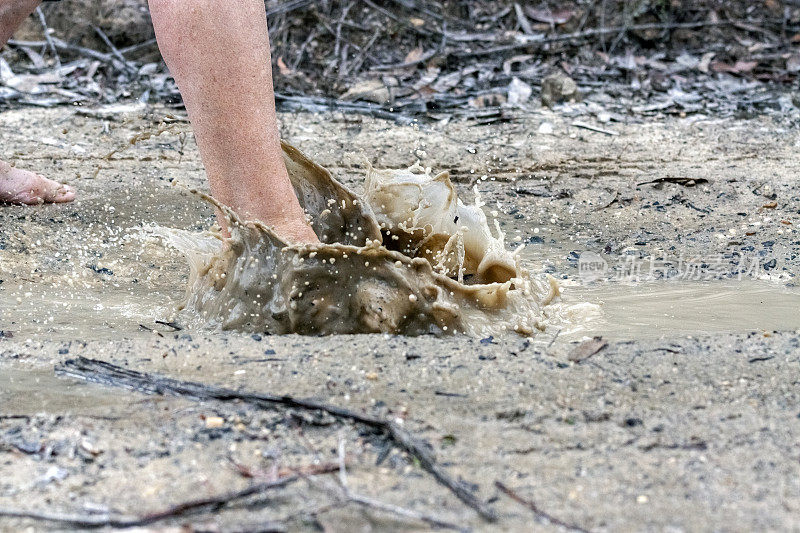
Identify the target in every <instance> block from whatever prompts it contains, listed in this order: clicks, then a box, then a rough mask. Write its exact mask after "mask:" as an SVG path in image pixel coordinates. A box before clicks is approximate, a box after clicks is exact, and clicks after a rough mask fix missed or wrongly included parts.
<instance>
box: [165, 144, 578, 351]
mask: <svg viewBox="0 0 800 533" xmlns="http://www.w3.org/2000/svg"><path fill="white" fill-rule="evenodd" d="M283 149H284V161H285V163H286V167H287V170H288V172H289V177H290V179H291V181H292V185H293V186H294V188H295V192H296V194H297V197H298V199H299V201H300V204H301V205H302V207H303V208H304V210H305V211H306V212H307V213H308V214H309V215H310V218H311V225H312V227H313V229H314V232H315V233H316V235H318V236H319V238H320V241H322V242H321V243H320V244H290V243H288V242H287V241H286V240H284V239H282V238H281V237H280V236H278V234H277V233H276V232H275V231H273V229H272V228H270V227H267V226H265V225H264V224H262V223H260V222H257V221H255V222H254V221H244V220H242V219H241V218H239V217H238V216H237V215H236V214H235V213H234V212H233V211H232V210H231V209H229V208H227V207H226V206H223V205H220V204H219V203H217V202H216V201H215V200H213V199H211V198H210V197H207V196H204V195H201V196H203V197H204V198H205V199H207V200H209V201H211V202H212V203H214V204H215V205H216V206H217V207H218V208H219V209H220V210H221V211H222V212H224V213H225V214H226V216H227V217H228V219H229V223H228V227H229V230H230V234H231V237H230V239H229V240H228V241H227V246H224V247H223V246H221V244H220V242H219V240H218V239H214V238H208V237H207V238H206V239H205V240H203V239H202V238H201V237H199V236H198V235H196V234H190V233H187V232H177V231H170V232H166V233H164V234H162V236H163V237H165V238H166V239H167V242H169V243H170V244H172V245H173V246H175V247H176V248H178V249H179V250H180V251H182V252H183V253H184V254H185V255H186V257H187V258H188V259H189V263H190V267H191V274H190V279H189V288H188V291H187V299H186V302H185V304H184V305H183V317H182V320H183V321H184V322H187V321H188V322H190V323H192V322H194V323H195V324H197V325H206V326H212V327H221V328H223V329H237V330H244V331H257V332H269V333H275V334H282V333H300V334H322V335H327V334H344V333H393V334H404V335H421V334H435V335H444V334H452V333H466V334H470V335H497V334H502V333H503V332H506V331H508V332H516V333H519V334H523V335H532V334H534V333H535V332H537V331H541V330H543V329H544V328H545V327H547V325H548V324H552V323H554V322H558V321H559V320H560V319H561V318H563V315H564V312H565V308H564V306H563V305H561V304H560V303H559V302H558V296H559V289H558V285H557V284H556V282H555V280H554V279H552V278H550V279H548V280H545V279H536V278H534V277H533V276H531V275H530V274H529V273H528V272H527V271H526V270H525V269H523V268H522V267H521V266H520V264H519V261H518V257H517V254H515V253H512V252H509V251H507V250H506V249H505V245H504V243H503V234H502V233H501V232H500V231H499V227H498V228H497V231H496V236H495V235H492V232H491V230H490V228H489V225H488V223H487V221H486V217H485V215H484V214H483V211H482V210H481V209H480V204H479V203H478V204H476V205H474V206H467V205H465V204H463V203H462V202H461V201H460V200H459V199H458V198H457V196H456V191H455V189H454V187H453V186H452V184H451V183H450V180H449V177H448V176H447V175H446V174H439V175H437V176H433V175H431V174H430V172H429V171H427V170H424V169H420V168H418V167H412V168H410V169H408V170H398V171H375V170H374V169H371V168H370V169H369V174H368V176H367V194H366V195H365V197H363V198H360V197H358V196H356V195H355V193H353V192H352V191H350V190H349V189H347V188H346V187H345V186H344V185H342V184H341V183H339V182H338V181H336V180H335V179H334V178H333V177H332V176H331V174H330V173H329V172H328V171H327V170H326V169H324V168H322V167H320V166H319V165H317V164H315V163H314V162H313V161H311V160H310V159H308V158H307V157H306V156H305V155H304V154H302V153H301V152H300V151H299V150H297V149H296V148H294V147H292V146H290V145H288V144H284V145H283ZM454 220H455V222H453V221H454ZM567 313H568V311H567Z"/></svg>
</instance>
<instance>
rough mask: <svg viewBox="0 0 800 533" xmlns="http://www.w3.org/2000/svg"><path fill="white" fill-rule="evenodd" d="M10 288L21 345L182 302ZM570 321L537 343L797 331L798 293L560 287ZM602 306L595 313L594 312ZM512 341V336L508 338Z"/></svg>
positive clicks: (147, 324)
mask: <svg viewBox="0 0 800 533" xmlns="http://www.w3.org/2000/svg"><path fill="white" fill-rule="evenodd" d="M5 289H6V290H7V291H8V292H9V293H12V294H18V295H19V297H17V298H13V297H12V298H3V299H2V300H0V317H2V319H3V321H4V322H5V321H10V320H12V319H13V320H14V322H16V324H15V326H14V331H13V334H14V336H15V338H18V339H28V338H30V339H48V340H63V341H67V340H74V339H95V340H115V339H120V338H132V337H133V338H136V337H143V336H152V335H155V333H154V332H153V331H151V330H149V329H147V328H151V329H156V330H159V331H161V332H162V333H169V332H172V331H173V329H174V328H172V327H170V326H167V325H163V324H158V323H157V322H156V321H161V322H170V321H171V320H172V319H173V317H174V314H175V309H176V307H177V306H178V305H179V302H180V301H181V299H182V289H176V290H175V291H174V292H173V293H172V294H163V293H162V294H158V293H155V294H154V293H151V292H148V291H145V292H142V293H138V294H137V293H131V292H130V291H122V290H113V289H111V288H104V289H103V290H101V291H98V290H94V289H81V288H79V287H72V288H70V289H69V290H68V291H63V290H54V288H53V287H51V286H46V285H43V284H24V285H20V286H18V287H16V288H15V287H11V286H7V287H5ZM562 298H563V300H564V302H565V304H567V306H568V307H569V308H571V309H572V311H571V314H568V315H567V316H566V317H565V319H566V322H565V323H563V324H562V325H561V327H559V328H555V329H550V330H548V331H546V332H544V333H540V334H539V335H538V336H537V337H534V338H535V341H536V342H537V344H538V342H539V341H541V342H547V343H549V342H550V340H552V338H553V336H554V335H555V334H556V333H558V338H557V340H556V342H564V343H567V342H574V341H576V340H580V339H582V338H584V337H587V336H595V335H601V336H603V337H604V338H606V339H609V340H646V339H647V340H649V339H655V338H659V337H669V336H675V335H701V334H706V333H745V332H750V331H762V330H763V331H787V330H789V331H792V330H797V329H800V313H798V312H797V310H798V309H800V290H798V289H797V288H791V287H786V286H784V285H781V284H776V283H772V282H768V281H759V280H741V281H713V282H700V281H661V282H652V283H637V284H625V283H611V282H609V283H604V284H600V285H597V286H587V285H581V284H580V282H579V281H571V280H566V282H564V283H562ZM595 306H597V307H595ZM509 335H512V334H511V333H509Z"/></svg>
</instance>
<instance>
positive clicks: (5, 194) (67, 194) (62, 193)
mask: <svg viewBox="0 0 800 533" xmlns="http://www.w3.org/2000/svg"><path fill="white" fill-rule="evenodd" d="M74 199H75V189H73V188H72V187H70V186H69V185H63V184H61V183H58V182H55V181H53V180H49V179H47V178H44V177H42V176H40V175H39V174H34V173H33V172H29V171H27V170H22V169H19V168H15V167H12V166H11V165H9V164H8V163H6V162H5V161H0V202H8V203H12V204H26V205H37V204H44V203H61V202H71V201H72V200H74Z"/></svg>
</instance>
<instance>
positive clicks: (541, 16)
mask: <svg viewBox="0 0 800 533" xmlns="http://www.w3.org/2000/svg"><path fill="white" fill-rule="evenodd" d="M525 13H526V14H527V15H528V16H529V17H530V18H532V19H533V20H535V21H536V22H544V23H546V24H564V23H566V22H569V20H570V19H571V18H572V17H574V16H575V11H573V10H572V9H536V8H533V7H529V6H528V7H526V8H525Z"/></svg>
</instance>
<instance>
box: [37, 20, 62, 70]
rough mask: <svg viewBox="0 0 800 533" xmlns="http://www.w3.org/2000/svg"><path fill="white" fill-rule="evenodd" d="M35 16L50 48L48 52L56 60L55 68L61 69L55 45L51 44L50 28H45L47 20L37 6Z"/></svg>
mask: <svg viewBox="0 0 800 533" xmlns="http://www.w3.org/2000/svg"><path fill="white" fill-rule="evenodd" d="M36 16H37V17H39V22H40V23H41V25H42V32H43V33H44V39H45V41H47V46H48V47H50V52H52V54H53V57H54V58H55V60H56V66H57V67H59V68H60V67H61V58H60V57H58V52H57V51H56V45H55V43H54V42H53V36H52V35H50V28H48V27H47V20H45V18H44V12H43V11H42V7H41V6H38V7H37V8H36Z"/></svg>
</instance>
